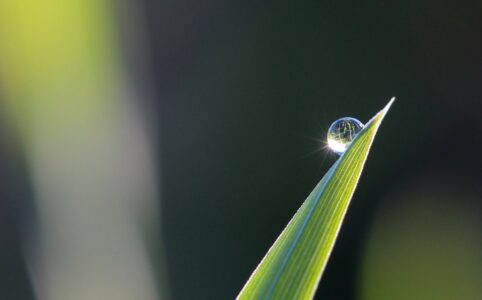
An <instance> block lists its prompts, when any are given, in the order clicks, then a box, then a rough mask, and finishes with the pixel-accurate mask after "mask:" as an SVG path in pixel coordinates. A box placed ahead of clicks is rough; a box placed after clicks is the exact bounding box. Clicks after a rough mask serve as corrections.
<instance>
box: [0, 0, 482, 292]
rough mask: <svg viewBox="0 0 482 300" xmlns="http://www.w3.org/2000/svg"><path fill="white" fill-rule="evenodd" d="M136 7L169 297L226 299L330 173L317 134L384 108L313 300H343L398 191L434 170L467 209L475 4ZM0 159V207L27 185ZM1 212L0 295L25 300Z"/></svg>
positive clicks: (476, 167) (475, 148)
mask: <svg viewBox="0 0 482 300" xmlns="http://www.w3.org/2000/svg"><path fill="white" fill-rule="evenodd" d="M142 9H143V11H144V12H145V15H146V18H147V19H146V24H147V32H148V34H147V41H148V43H149V45H150V51H151V55H152V57H151V61H152V65H151V69H152V74H151V75H152V82H151V83H150V84H151V85H152V88H153V90H154V95H155V96H154V97H153V100H152V103H151V104H150V105H151V106H152V107H154V109H155V110H154V112H153V115H155V116H156V118H157V119H158V122H157V123H158V125H159V132H160V137H159V149H160V154H159V155H160V157H161V159H160V167H161V173H162V182H161V183H162V190H163V195H162V201H163V202H162V226H163V228H162V230H163V232H164V245H165V248H166V261H167V270H168V276H169V284H170V288H171V291H170V294H171V296H172V299H232V298H234V297H235V295H236V294H237V293H238V292H239V290H240V289H241V287H242V285H243V284H244V282H245V281H246V280H247V278H248V277H249V275H250V274H251V272H252V271H253V270H254V268H255V266H256V265H257V263H258V262H259V261H260V260H261V258H262V257H263V255H264V254H265V253H266V251H267V249H268V248H269V246H270V245H271V244H272V242H273V241H274V240H275V238H276V237H277V235H278V234H279V233H280V232H281V230H282V228H284V226H285V225H286V224H287V222H288V221H289V219H290V218H291V216H292V215H293V214H294V212H295V211H296V209H297V208H298V207H299V206H300V205H301V203H302V201H303V200H304V199H305V198H306V196H307V195H308V194H309V193H310V191H311V190H312V188H313V187H314V186H315V184H316V183H317V182H318V181H319V180H320V178H321V177H322V176H323V174H324V172H325V171H326V170H327V169H328V167H329V166H330V165H331V164H332V163H333V162H334V161H335V159H336V156H335V155H334V154H333V153H330V152H329V151H328V150H324V149H323V148H322V147H323V145H324V144H323V141H324V139H325V134H326V129H327V128H328V127H329V125H330V124H331V122H333V121H334V120H336V119H337V118H339V117H344V116H351V117H355V118H358V119H360V120H361V121H362V122H366V121H367V120H368V119H369V118H371V116H373V115H374V114H375V113H376V112H377V111H378V110H379V109H381V108H382V107H383V106H384V105H385V104H386V103H387V102H388V100H389V99H390V98H391V97H392V96H396V97H397V101H396V102H395V104H394V105H393V106H392V109H391V110H390V112H389V114H388V115H387V117H386V119H385V121H384V123H383V124H382V126H381V129H380V131H379V134H378V136H377V138H376V140H375V142H374V146H373V148H372V151H371V153H370V155H369V158H368V161H367V164H366V167H365V170H364V173H363V176H362V178H361V181H360V182H359V186H358V189H357V191H356V193H355V196H354V198H353V202H352V205H351V207H350V209H349V211H348V214H347V217H346V220H345V223H344V225H343V227H342V230H341V233H340V236H339V238H338V242H337V244H336V246H335V249H334V251H333V255H332V257H331V260H330V262H329V263H328V267H327V269H326V272H325V274H324V275H323V278H322V281H321V284H320V287H319V290H318V292H317V296H319V297H317V299H356V298H357V293H358V289H357V286H358V281H357V278H358V276H359V272H360V268H361V265H360V261H361V257H362V255H363V249H364V247H365V244H366V240H367V236H368V234H369V232H370V228H371V226H372V225H373V223H374V222H375V219H376V216H377V212H378V211H379V210H380V209H381V207H383V205H386V203H384V202H383V201H384V199H386V198H385V197H386V196H387V195H390V194H391V193H392V191H393V190H398V189H403V186H404V185H405V184H406V183H407V182H412V183H413V182H415V183H414V184H413V185H415V186H417V185H418V184H420V185H423V184H424V183H423V180H422V179H420V178H421V177H422V178H427V177H428V178H431V182H432V183H434V184H435V185H437V183H438V182H439V180H438V179H437V178H439V177H437V176H442V177H444V176H445V175H444V174H449V175H447V176H445V177H444V178H446V177H449V178H453V179H456V180H455V181H456V183H454V184H453V186H451V189H452V190H454V191H455V192H456V191H457V189H458V188H460V189H465V188H467V187H468V188H470V189H471V190H472V191H473V193H474V194H475V195H477V197H476V198H474V200H472V201H471V202H470V201H469V204H468V209H469V210H475V211H477V212H480V192H481V188H480V183H481V179H482V173H481V172H480V168H481V167H482V160H481V158H480V153H481V150H480V149H481V146H482V142H481V133H482V122H481V116H482V38H481V37H482V2H480V1H446V0H442V1H427V0H422V1H418V0H417V1H416V0H409V1H374V0H368V1H331V0H330V1H214V0H209V1H196V0H175V1H174V0H171V1H145V2H144V3H143V7H142ZM120 23H122V20H120ZM123 26H126V25H125V24H124V25H123ZM133 68H135V66H133ZM4 151H7V150H4ZM0 162H1V163H2V166H1V167H0V175H1V176H0V177H1V178H2V179H5V180H2V183H1V184H2V187H1V188H0V192H1V193H2V194H3V195H1V196H2V198H5V199H7V198H8V197H10V198H12V197H18V195H19V193H20V192H19V191H20V190H23V189H22V188H21V187H22V186H28V182H26V180H24V179H22V178H23V177H22V175H21V174H19V173H21V172H20V171H17V172H16V175H15V176H16V177H14V178H12V175H11V174H12V169H14V167H12V166H11V165H9V162H7V161H5V160H0ZM15 168H16V167H15ZM1 173H4V174H1ZM440 174H442V175H440ZM435 175H437V176H435ZM424 176H425V177H424ZM442 181H443V180H440V182H442ZM443 182H444V183H443V184H444V185H445V181H443ZM21 193H27V192H21ZM13 195H16V196H13ZM452 200H453V201H454V203H456V201H457V199H455V198H454V199H452ZM395 201H396V200H393V202H395ZM5 203H8V201H5V202H4V203H3V204H2V205H3V206H4V207H0V222H1V223H4V224H1V225H2V226H0V228H2V231H5V232H2V233H1V236H2V240H3V241H1V246H0V257H2V259H1V261H0V263H1V265H0V272H1V277H2V278H5V280H7V281H6V282H8V284H7V285H8V287H5V289H4V290H5V291H6V290H7V289H10V288H11V286H12V285H14V286H17V287H18V290H19V291H23V292H24V293H25V294H22V293H23V292H22V293H19V294H17V296H18V298H17V299H29V298H30V297H31V292H29V291H30V288H29V286H30V285H29V281H28V277H27V275H26V271H25V266H24V262H23V258H22V256H21V254H20V251H19V247H20V246H19V243H18V237H17V235H18V234H19V233H18V230H17V229H16V228H17V224H18V223H19V222H24V219H25V217H18V216H19V215H24V214H23V213H22V212H23V211H25V210H28V208H25V207H19V206H17V205H7V204H5ZM394 205H396V204H394ZM478 217H479V219H480V213H478ZM4 245H7V246H4ZM3 282H4V283H5V281H3ZM1 292H2V291H1V289H0V295H1ZM2 299H4V298H3V297H2Z"/></svg>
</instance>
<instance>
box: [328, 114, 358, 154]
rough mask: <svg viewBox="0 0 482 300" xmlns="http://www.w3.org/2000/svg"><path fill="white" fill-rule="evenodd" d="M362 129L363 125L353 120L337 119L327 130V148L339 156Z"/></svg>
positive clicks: (348, 118) (347, 118)
mask: <svg viewBox="0 0 482 300" xmlns="http://www.w3.org/2000/svg"><path fill="white" fill-rule="evenodd" d="M362 129H363V123H362V122H360V121H358V120H357V119H355V118H350V117H345V118H341V119H338V120H336V121H335V122H333V124H331V126H330V128H329V129H328V134H327V140H328V146H329V147H330V149H331V150H333V152H335V153H336V154H338V155H341V154H343V152H345V150H346V148H347V147H348V145H350V143H351V141H353V139H354V138H355V137H356V135H357V134H358V133H359V132H360V131H361V130H362Z"/></svg>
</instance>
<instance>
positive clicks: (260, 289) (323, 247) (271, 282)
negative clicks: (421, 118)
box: [237, 98, 394, 300]
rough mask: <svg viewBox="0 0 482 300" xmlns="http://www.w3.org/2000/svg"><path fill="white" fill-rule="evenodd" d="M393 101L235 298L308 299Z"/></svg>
mask: <svg viewBox="0 0 482 300" xmlns="http://www.w3.org/2000/svg"><path fill="white" fill-rule="evenodd" d="M393 101H394V98H392V100H390V102H389V103H388V104H387V105H386V106H385V108H384V109H383V110H381V111H380V112H379V113H377V114H376V115H375V116H374V117H373V118H372V119H371V120H370V121H369V122H368V123H367V124H366V125H365V127H364V128H363V130H362V131H361V132H360V133H359V134H358V136H357V137H356V138H355V139H354V140H353V142H352V143H351V145H350V146H349V147H348V149H347V150H346V151H345V153H344V154H343V155H342V156H341V157H340V158H339V159H338V160H337V161H336V162H335V163H334V165H333V166H332V167H331V168H330V170H329V171H328V172H327V173H326V174H325V176H323V178H322V179H321V181H320V182H319V183H318V185H317V186H316V187H315V189H314V190H313V191H312V192H311V194H310V195H309V196H308V198H307V199H306V200H305V202H304V203H303V204H302V206H301V207H300V209H299V210H298V211H297V212H296V214H295V215H294V217H293V218H292V219H291V221H290V222H289V223H288V225H287V226H286V228H285V229H284V230H283V232H282V233H281V235H280V236H279V237H278V239H277V240H276V242H275V243H274V244H273V246H272V247H271V248H270V249H269V251H268V253H267V254H266V256H265V257H264V258H263V260H262V261H261V263H260V264H259V265H258V267H257V268H256V270H255V271H254V272H253V274H252V275H251V277H250V278H249V280H248V282H247V283H246V285H245V286H244V287H243V289H242V290H241V292H240V294H239V295H238V298H237V299H263V300H264V299H311V298H312V297H313V295H314V293H315V291H316V287H317V286H318V282H319V280H320V278H321V274H322V273H323V270H324V269H325V266H326V263H327V261H328V259H329V256H330V253H331V250H332V249H333V246H334V244H335V240H336V237H337V235H338V232H339V230H340V227H341V224H342V222H343V218H344V216H345V213H346V211H347V209H348V205H349V204H350V200H351V197H352V195H353V192H354V191H355V188H356V185H357V182H358V179H359V177H360V175H361V172H362V169H363V165H364V164H365V161H366V158H367V156H368V152H369V151H370V146H371V144H372V142H373V139H374V138H375V135H376V132H377V129H378V127H379V126H380V123H381V121H382V119H383V117H384V116H385V114H386V113H387V111H388V109H389V108H390V106H391V105H392V103H393Z"/></svg>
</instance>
